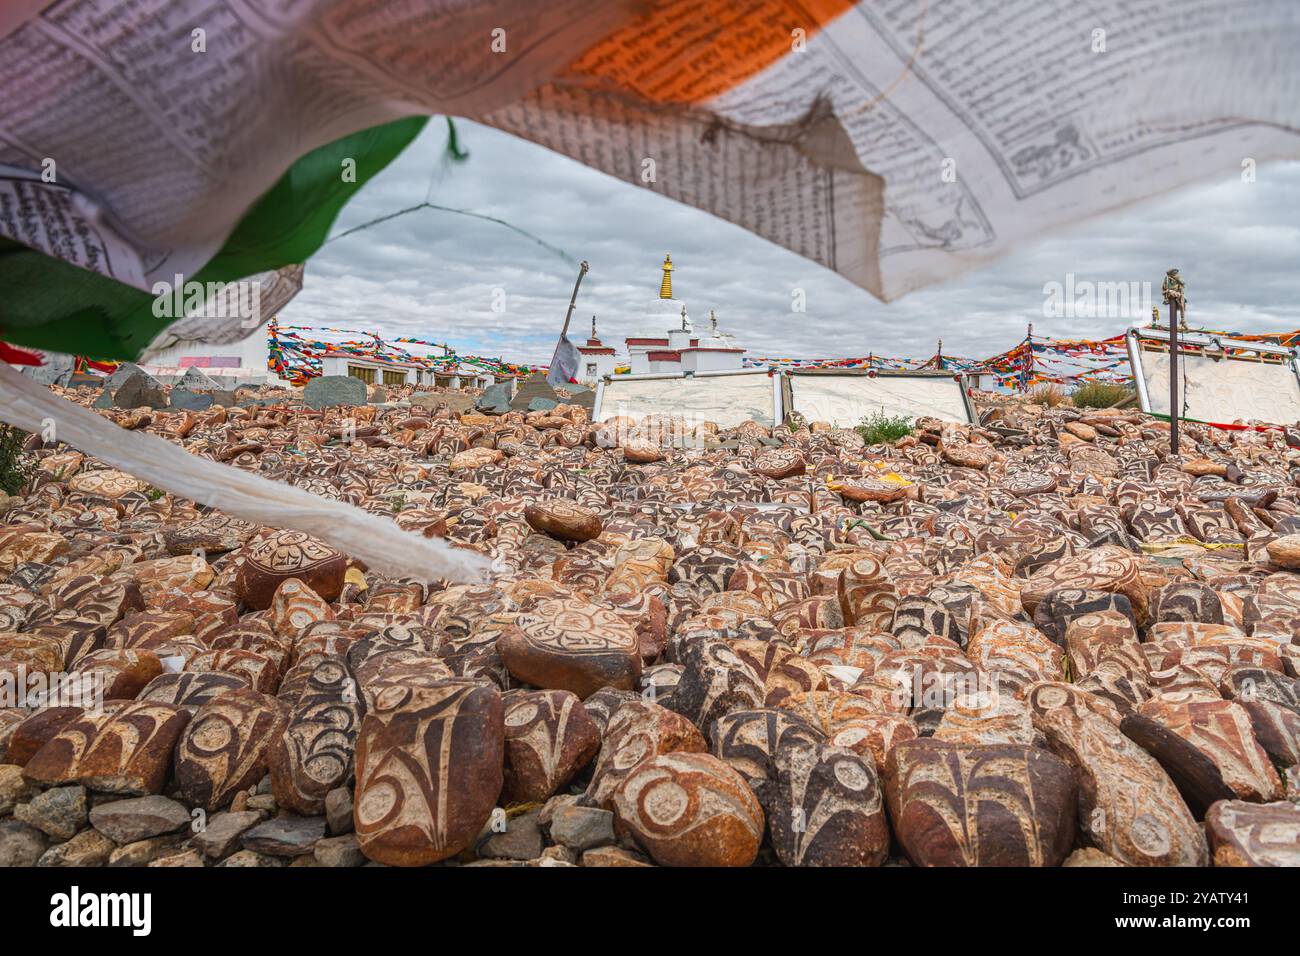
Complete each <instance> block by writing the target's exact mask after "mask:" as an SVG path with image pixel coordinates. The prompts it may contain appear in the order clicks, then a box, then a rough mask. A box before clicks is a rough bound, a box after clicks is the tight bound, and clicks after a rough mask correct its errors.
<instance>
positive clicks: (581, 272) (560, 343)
mask: <svg viewBox="0 0 1300 956" xmlns="http://www.w3.org/2000/svg"><path fill="white" fill-rule="evenodd" d="M590 268H591V266H590V265H589V264H588V263H587V260H586V259H583V260H582V262H581V263H579V264H578V281H576V282H575V283H573V295H571V296H570V297H569V311H567V312H565V313H564V328H562V329H560V337H559V339H558V340H557V341H556V343H555V351H554V352H553V353H552V354H551V367H550V368H549V369H548V370H547V372H546V378H547V381H548V382H550V380H551V376H553V375H554V374H555V365H556V363H557V362H559V360H560V349H561V348H563V347H564V341H565V339H566V337H567V336H568V334H569V322H570V320H572V318H573V310H574V309H575V308H576V307H577V305H578V287H579V286H580V285H582V277H583V276H585V275H586V274H587V270H589V269H590ZM552 384H554V383H553V382H552Z"/></svg>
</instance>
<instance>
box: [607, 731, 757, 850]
mask: <svg viewBox="0 0 1300 956" xmlns="http://www.w3.org/2000/svg"><path fill="white" fill-rule="evenodd" d="M612 804H613V806H612V809H613V811H614V818H615V821H616V827H617V828H618V829H619V830H620V831H621V832H626V833H628V834H630V835H631V837H632V838H633V839H634V840H635V841H636V842H637V844H638V845H639V846H640V847H641V848H642V849H644V850H645V851H646V852H647V853H648V854H649V855H650V858H651V859H653V860H654V861H655V862H656V863H658V864H659V865H660V866H749V864H751V863H753V862H754V858H755V857H756V856H757V855H758V847H759V844H760V843H761V841H762V839H763V826H764V818H763V809H762V807H760V806H759V803H758V800H757V799H756V798H755V797H754V794H753V793H752V792H751V791H750V789H749V787H748V785H746V783H745V781H744V779H743V778H742V777H741V776H740V774H738V773H736V771H734V770H732V769H731V767H729V766H727V764H726V763H724V762H723V761H721V760H719V759H718V758H717V757H714V756H711V755H709V754H703V753H681V752H677V753H668V754H660V755H659V756H656V757H651V758H650V759H649V760H645V761H643V762H641V763H640V764H638V765H637V766H636V767H635V768H634V769H633V770H632V771H631V773H629V774H628V775H627V778H626V779H625V780H624V781H623V782H622V784H621V785H620V786H619V788H618V789H617V790H616V791H615V793H614V796H613V800H612Z"/></svg>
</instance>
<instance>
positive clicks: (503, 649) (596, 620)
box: [497, 600, 641, 698]
mask: <svg viewBox="0 0 1300 956" xmlns="http://www.w3.org/2000/svg"><path fill="white" fill-rule="evenodd" d="M497 650H498V652H499V653H500V654H501V660H502V661H503V662H504V663H505V666H506V667H507V668H508V669H509V671H510V673H511V674H512V675H513V676H514V677H516V678H518V679H519V680H521V681H524V682H526V683H529V684H532V685H534V686H536V687H541V688H544V689H546V690H569V691H572V692H573V693H575V694H577V695H578V696H579V697H582V698H586V697H589V696H591V695H592V694H594V693H595V692H596V691H598V690H600V689H601V688H602V687H607V686H608V687H615V688H619V689H623V690H632V689H633V688H635V687H636V686H637V682H638V680H639V678H640V676H641V653H640V641H639V640H638V638H637V634H636V630H635V629H634V628H633V627H632V626H631V625H629V624H627V623H626V622H625V621H624V620H623V618H622V616H621V615H619V614H618V613H617V612H616V611H614V610H612V609H607V608H603V607H600V606H598V605H595V604H588V603H586V602H583V601H563V600H542V601H539V602H538V603H537V605H536V606H535V607H534V608H533V609H532V610H531V611H529V612H527V613H525V614H521V615H520V616H519V618H518V619H517V620H516V621H515V624H514V626H512V627H509V628H507V629H506V631H505V632H504V633H503V634H502V635H501V637H500V639H499V640H498V641H497Z"/></svg>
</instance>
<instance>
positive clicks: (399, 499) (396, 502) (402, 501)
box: [388, 494, 406, 513]
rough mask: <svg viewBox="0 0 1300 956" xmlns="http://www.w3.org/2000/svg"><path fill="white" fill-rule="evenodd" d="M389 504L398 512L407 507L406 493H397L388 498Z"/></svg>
mask: <svg viewBox="0 0 1300 956" xmlns="http://www.w3.org/2000/svg"><path fill="white" fill-rule="evenodd" d="M388 505H389V507H390V508H392V509H393V512H394V513H396V512H398V511H401V510H402V509H403V508H405V507H406V495H403V494H396V495H393V496H392V497H390V498H389V499H388Z"/></svg>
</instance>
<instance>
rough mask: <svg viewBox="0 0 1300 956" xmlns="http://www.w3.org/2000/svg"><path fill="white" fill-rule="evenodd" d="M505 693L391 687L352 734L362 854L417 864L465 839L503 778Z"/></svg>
mask: <svg viewBox="0 0 1300 956" xmlns="http://www.w3.org/2000/svg"><path fill="white" fill-rule="evenodd" d="M503 758H504V724H503V709H502V704H501V696H500V694H498V693H497V691H496V690H495V688H492V687H490V686H488V685H484V684H477V683H447V684H445V685H443V686H442V687H432V688H424V687H419V688H412V689H405V688H399V687H393V688H390V689H388V690H386V691H385V692H384V693H383V694H381V695H380V697H379V699H378V700H377V701H376V705H375V709H374V710H373V711H372V712H371V713H369V714H367V715H366V718H365V720H364V721H363V722H362V727H361V734H360V736H359V738H358V740H357V787H356V794H357V795H356V806H355V809H354V820H355V823H356V834H357V840H358V842H359V845H360V847H361V852H362V853H364V854H365V855H366V857H367V858H368V859H371V860H374V861H376V862H378V863H385V864H388V865H390V866H423V865H426V864H429V863H436V862H437V861H439V860H444V859H447V858H448V857H451V856H455V855H456V854H457V853H459V852H461V851H462V850H464V849H465V848H466V847H468V846H469V845H470V844H471V843H472V842H473V841H474V839H475V838H476V837H477V836H478V834H479V832H480V830H482V828H483V825H484V824H485V823H486V822H487V821H488V818H489V816H490V815H491V813H492V809H493V807H494V806H496V801H497V797H498V795H499V794H500V792H501V785H502V761H503Z"/></svg>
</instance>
